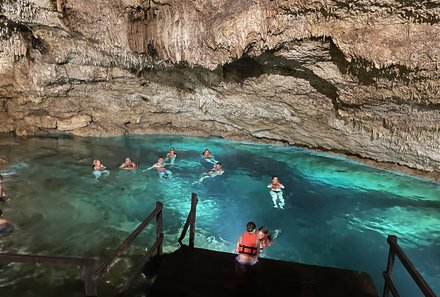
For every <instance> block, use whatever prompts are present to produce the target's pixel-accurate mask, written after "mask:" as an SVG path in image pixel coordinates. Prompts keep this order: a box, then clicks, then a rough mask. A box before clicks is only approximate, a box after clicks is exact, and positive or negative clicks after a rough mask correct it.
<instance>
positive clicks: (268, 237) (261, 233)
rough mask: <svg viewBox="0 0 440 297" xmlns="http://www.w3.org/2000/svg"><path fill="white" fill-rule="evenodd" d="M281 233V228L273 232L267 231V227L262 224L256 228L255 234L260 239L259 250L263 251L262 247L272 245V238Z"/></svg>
mask: <svg viewBox="0 0 440 297" xmlns="http://www.w3.org/2000/svg"><path fill="white" fill-rule="evenodd" d="M280 233H281V230H279V229H275V230H274V232H273V234H271V233H269V229H268V228H266V227H264V226H262V227H260V228H258V232H257V236H258V239H259V240H260V251H263V250H264V248H266V247H269V246H272V245H273V242H274V239H275V238H277V237H278V235H279V234H280Z"/></svg>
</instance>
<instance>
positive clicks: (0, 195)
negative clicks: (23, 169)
mask: <svg viewBox="0 0 440 297" xmlns="http://www.w3.org/2000/svg"><path fill="white" fill-rule="evenodd" d="M6 200H7V195H6V192H5V189H4V188H3V176H2V175H0V201H6Z"/></svg>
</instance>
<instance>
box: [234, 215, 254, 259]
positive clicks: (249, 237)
mask: <svg viewBox="0 0 440 297" xmlns="http://www.w3.org/2000/svg"><path fill="white" fill-rule="evenodd" d="M255 228H257V226H256V225H255V223H254V222H248V223H247V224H246V232H244V233H243V234H242V235H241V236H240V238H239V239H238V241H237V245H236V247H235V251H236V252H237V253H238V256H237V258H235V259H236V260H237V262H238V263H240V264H243V265H250V266H252V265H255V264H256V263H257V262H258V256H259V255H260V240H259V239H258V236H257V233H256V232H255Z"/></svg>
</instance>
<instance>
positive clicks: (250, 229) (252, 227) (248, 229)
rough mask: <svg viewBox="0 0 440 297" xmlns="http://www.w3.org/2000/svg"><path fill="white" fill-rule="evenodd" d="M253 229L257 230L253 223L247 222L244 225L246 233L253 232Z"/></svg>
mask: <svg viewBox="0 0 440 297" xmlns="http://www.w3.org/2000/svg"><path fill="white" fill-rule="evenodd" d="M255 228H257V225H255V223H254V222H248V223H247V224H246V231H248V232H252V231H254V230H255Z"/></svg>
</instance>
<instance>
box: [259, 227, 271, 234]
mask: <svg viewBox="0 0 440 297" xmlns="http://www.w3.org/2000/svg"><path fill="white" fill-rule="evenodd" d="M258 231H260V232H261V233H263V234H268V233H269V229H267V228H266V227H260V228H258Z"/></svg>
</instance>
